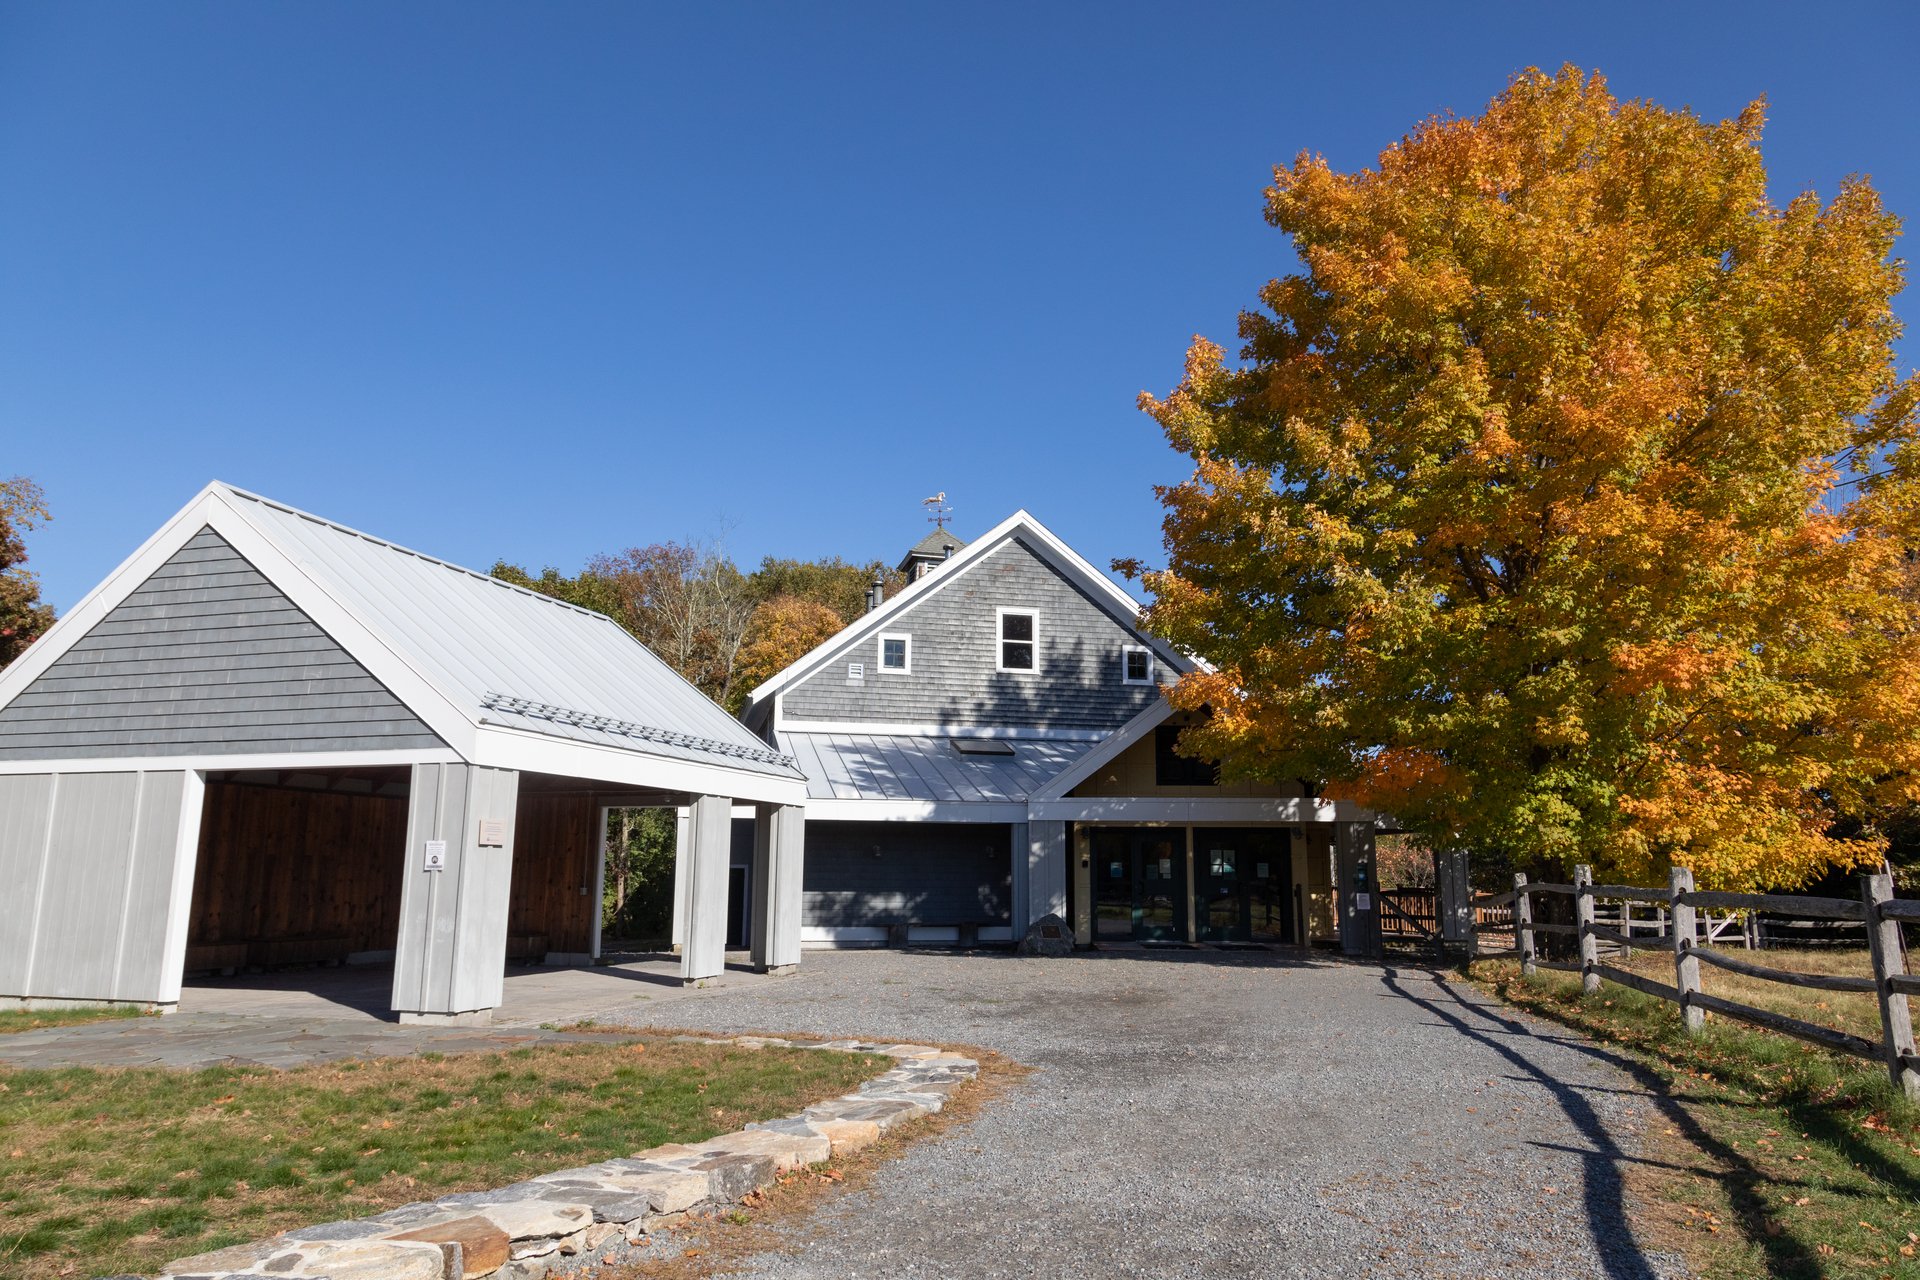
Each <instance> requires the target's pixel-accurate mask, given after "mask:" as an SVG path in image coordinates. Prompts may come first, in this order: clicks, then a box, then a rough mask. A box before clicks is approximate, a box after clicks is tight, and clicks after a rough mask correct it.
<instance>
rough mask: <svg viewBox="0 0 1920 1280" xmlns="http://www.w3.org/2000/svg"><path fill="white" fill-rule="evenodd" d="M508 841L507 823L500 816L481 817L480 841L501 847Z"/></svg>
mask: <svg viewBox="0 0 1920 1280" xmlns="http://www.w3.org/2000/svg"><path fill="white" fill-rule="evenodd" d="M506 842H507V824H506V823H504V822H502V821H500V819H498V818H482V819H480V843H481V844H483V845H491V846H493V847H494V848H499V847H500V846H501V845H503V844H505V843H506Z"/></svg>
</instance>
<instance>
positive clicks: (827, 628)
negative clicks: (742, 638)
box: [730, 594, 847, 710]
mask: <svg viewBox="0 0 1920 1280" xmlns="http://www.w3.org/2000/svg"><path fill="white" fill-rule="evenodd" d="M846 625H847V624H846V621H845V620H844V619H843V618H842V617H841V616H840V615H839V614H838V613H837V612H835V611H834V610H833V609H831V608H829V607H828V606H826V605H824V604H822V603H821V602H819V601H818V600H809V599H806V598H805V597H802V596H797V595H784V594H783V595H777V596H775V597H773V598H772V599H771V600H768V601H766V602H764V603H763V604H761V606H760V607H759V608H758V609H755V610H754V611H753V619H752V621H750V622H749V623H748V624H747V640H746V643H745V644H743V645H742V646H741V647H740V664H739V668H738V671H737V680H736V687H737V688H738V690H739V697H738V699H737V701H738V702H739V703H742V704H744V703H745V702H746V700H747V695H748V694H750V693H752V692H753V690H754V689H755V688H756V687H757V686H759V685H760V684H762V683H763V682H765V681H767V680H770V679H772V678H773V677H774V676H776V675H778V674H779V673H780V672H782V671H784V670H786V669H787V668H788V667H790V666H792V665H793V664H794V663H796V662H798V661H799V660H800V659H801V658H804V657H805V656H806V655H807V654H809V653H811V652H813V650H814V649H815V648H816V647H817V646H819V645H820V644H822V643H824V642H825V641H827V640H829V639H831V638H832V637H833V636H835V635H837V634H838V633H839V632H840V630H841V628H843V627H845V626H846ZM730 709H731V710H738V709H739V708H738V707H737V706H736V707H733V708H730Z"/></svg>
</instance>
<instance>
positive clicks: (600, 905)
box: [587, 805, 625, 961]
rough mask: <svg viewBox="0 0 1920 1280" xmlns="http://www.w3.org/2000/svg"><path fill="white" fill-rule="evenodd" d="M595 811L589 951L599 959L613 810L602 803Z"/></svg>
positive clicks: (605, 906) (604, 918) (605, 908)
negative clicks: (609, 820) (608, 817)
mask: <svg viewBox="0 0 1920 1280" xmlns="http://www.w3.org/2000/svg"><path fill="white" fill-rule="evenodd" d="M593 812H594V824H593V832H594V841H593V847H594V852H593V936H592V938H591V940H590V943H589V945H588V947H587V951H588V952H589V953H590V954H591V955H592V956H593V958H594V959H595V960H596V961H597V960H599V959H600V930H601V928H602V927H603V925H604V922H605V920H606V916H607V815H608V814H609V813H611V812H612V810H610V809H608V808H607V806H605V805H600V806H598V807H597V808H595V809H594V811H593ZM622 852H625V851H624V850H622Z"/></svg>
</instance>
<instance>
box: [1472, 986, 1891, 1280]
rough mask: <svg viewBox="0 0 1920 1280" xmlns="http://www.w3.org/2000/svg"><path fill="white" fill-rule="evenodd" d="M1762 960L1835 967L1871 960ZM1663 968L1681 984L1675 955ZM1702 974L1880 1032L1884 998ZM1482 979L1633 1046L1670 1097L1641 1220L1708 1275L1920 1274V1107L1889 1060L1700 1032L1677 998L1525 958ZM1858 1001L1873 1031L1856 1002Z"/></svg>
mask: <svg viewBox="0 0 1920 1280" xmlns="http://www.w3.org/2000/svg"><path fill="white" fill-rule="evenodd" d="M1752 958H1753V959H1755V960H1756V961H1759V962H1761V963H1765V964H1767V965H1769V966H1772V967H1775V968H1783V969H1804V970H1807V971H1814V970H1818V971H1823V972H1854V971H1855V969H1854V967H1850V966H1855V965H1856V964H1864V963H1865V961H1864V958H1863V957H1850V956H1844V955H1841V956H1836V955H1833V954H1828V955H1825V956H1814V957H1806V956H1795V955H1794V954H1792V953H1782V952H1761V953H1756V954H1755V955H1754V956H1753V957H1752ZM1659 963H1661V958H1660V957H1658V956H1657V955H1655V956H1643V957H1637V958H1636V962H1635V964H1634V966H1633V967H1634V968H1635V969H1642V968H1646V969H1647V971H1648V972H1649V973H1650V974H1651V973H1653V971H1654V969H1655V968H1656V967H1657V966H1658V965H1659ZM1665 964H1666V969H1667V971H1666V974H1665V977H1664V979H1663V980H1664V981H1667V982H1672V980H1673V974H1672V960H1671V958H1670V957H1668V958H1666V959H1665ZM1701 970H1702V976H1703V979H1704V985H1705V986H1706V989H1707V990H1709V991H1715V992H1716V993H1717V994H1721V995H1723V996H1725V997H1726V998H1728V999H1737V1000H1740V1001H1742V1002H1743V1003H1751V1004H1761V1003H1764V1004H1765V1005H1766V1006H1767V1007H1770V1008H1773V1009H1776V1010H1778V1011H1779V1012H1782V1013H1788V1014H1792V1015H1793V1016H1795V1017H1799V1018H1802V1019H1805V1020H1806V1021H1809V1022H1822V1023H1826V1024H1827V1025H1830V1026H1838V1027H1843V1028H1844V1029H1847V1030H1851V1031H1854V1032H1856V1033H1858V1034H1863V1035H1871V1036H1872V1038H1873V1039H1875V1040H1878V1038H1879V1030H1878V1027H1879V1023H1878V1013H1877V1010H1874V1009H1873V1008H1872V1006H1871V1000H1872V998H1871V997H1852V996H1846V995H1835V994H1834V993H1831V992H1821V991H1809V990H1804V989H1801V988H1793V987H1784V986H1781V985H1779V984H1773V983H1768V984H1759V983H1756V982H1755V980H1753V979H1748V978H1741V977H1738V976H1736V975H1734V974H1731V973H1725V972H1722V971H1719V970H1710V969H1709V968H1708V967H1707V966H1705V965H1702V966H1701ZM1473 975H1474V977H1475V978H1476V979H1478V980H1480V981H1481V982H1483V983H1484V984H1486V985H1487V986H1489V987H1490V988H1492V989H1493V990H1494V991H1496V992H1497V993H1499V994H1500V995H1501V996H1502V997H1503V998H1505V999H1506V1000H1507V1001H1509V1002H1510V1003H1512V1004H1514V1005H1517V1006H1519V1007H1520V1008H1523V1009H1527V1010H1530V1011H1531V1012H1534V1013H1537V1014H1541V1015H1544V1016H1545V1017H1547V1018H1550V1019H1552V1020H1554V1021H1556V1022H1559V1023H1562V1024H1564V1025H1566V1026H1569V1027H1573V1028H1576V1029H1578V1030H1580V1031H1582V1032H1585V1033H1586V1034H1587V1035H1588V1036H1589V1037H1591V1038H1592V1039H1594V1040H1596V1041H1599V1042H1601V1043H1603V1044H1606V1045H1609V1046H1611V1047H1613V1048H1615V1049H1617V1050H1619V1051H1621V1052H1622V1053H1623V1054H1624V1055H1625V1056H1626V1057H1628V1058H1629V1059H1630V1060H1631V1061H1633V1062H1635V1063H1637V1064H1639V1065H1640V1066H1641V1067H1642V1068H1644V1069H1645V1070H1646V1071H1647V1072H1648V1073H1650V1074H1651V1075H1652V1077H1653V1078H1654V1080H1655V1081H1656V1082H1657V1083H1658V1085H1659V1087H1660V1088H1661V1090H1662V1092H1664V1093H1665V1095H1666V1097H1667V1098H1668V1099H1669V1100H1670V1103H1669V1108H1668V1109H1667V1110H1665V1111H1663V1112H1662V1113H1661V1115H1662V1118H1661V1119H1660V1120H1659V1121H1658V1122H1656V1123H1654V1124H1653V1125H1652V1126H1651V1127H1650V1128H1649V1130H1648V1135H1647V1137H1648V1141H1647V1150H1646V1151H1645V1152H1643V1153H1642V1154H1641V1162H1640V1163H1639V1164H1637V1165H1635V1166H1632V1167H1630V1168H1629V1169H1628V1171H1627V1177H1628V1182H1629V1185H1630V1186H1632V1187H1633V1188H1634V1190H1635V1192H1636V1193H1637V1194H1636V1199H1637V1201H1638V1203H1639V1205H1640V1207H1641V1212H1642V1215H1643V1220H1642V1221H1639V1222H1637V1223H1636V1225H1637V1226H1639V1227H1640V1228H1641V1229H1642V1231H1643V1233H1644V1234H1645V1235H1646V1236H1647V1237H1648V1240H1649V1243H1650V1244H1651V1245H1652V1246H1653V1247H1657V1248H1676V1249H1678V1250H1680V1251H1681V1252H1682V1253H1684V1254H1685V1255H1686V1257H1687V1258H1688V1261H1689V1262H1690V1263H1691V1264H1692V1266H1693V1268H1694V1270H1695V1273H1696V1274H1697V1275H1699V1276H1700V1277H1702V1280H1753V1278H1754V1277H1759V1276H1776V1277H1790V1278H1792V1280H1800V1278H1801V1277H1806V1278H1807V1280H1812V1278H1814V1277H1822V1278H1825V1280H1851V1278H1853V1277H1882V1276H1892V1277H1901V1278H1902V1280H1911V1278H1913V1277H1920V1107H1915V1106H1914V1105H1913V1104H1911V1103H1908V1102H1907V1101H1906V1100H1905V1099H1903V1098H1901V1097H1900V1096H1898V1094H1897V1092H1896V1091H1895V1090H1894V1088H1893V1086H1892V1084H1891V1082H1890V1081H1889V1079H1888V1076H1887V1071H1886V1068H1885V1067H1884V1066H1881V1065H1880V1064H1878V1063H1874V1062H1866V1061H1862V1060H1859V1059H1855V1058H1850V1057H1846V1056H1844V1055H1840V1054H1834V1053H1830V1052H1828V1051H1827V1050H1824V1049H1819V1048H1816V1047H1814V1046H1812V1045H1808V1044H1803V1043H1801V1042H1800V1041H1798V1040H1794V1039H1790V1038H1788V1037H1786V1036H1781V1035H1776V1034H1774V1033H1772V1032H1767V1031H1760V1030H1757V1029H1753V1028H1748V1027H1745V1026H1744V1025H1738V1024H1733V1023H1730V1022H1729V1021H1728V1020H1726V1019H1723V1018H1715V1017H1714V1016H1713V1015H1711V1014H1709V1015H1708V1018H1709V1021H1708V1023H1707V1029H1706V1031H1705V1033H1704V1034H1702V1035H1700V1036H1698V1037H1689V1036H1687V1035H1686V1034H1685V1032H1684V1030H1683V1029H1682V1027H1681V1023H1680V1014H1679V1010H1678V1009H1677V1008H1676V1007H1675V1006H1674V1005H1672V1004H1669V1003H1668V1002H1666V1001H1664V1000H1657V999H1655V998H1653V997H1651V996H1645V995H1641V994H1640V993H1639V992H1637V991H1631V990H1628V989H1626V988H1623V987H1618V986H1614V985H1613V984H1611V983H1605V984H1603V985H1602V987H1601V989H1600V991H1599V992H1598V993H1597V994H1595V995H1591V996H1588V995H1582V994H1581V991H1580V981H1579V979H1578V978H1577V977H1574V976H1571V975H1566V974H1559V973H1550V972H1544V971H1543V972H1541V973H1540V974H1538V975H1537V976H1535V977H1533V978H1523V977H1521V976H1520V973H1519V966H1518V965H1517V964H1516V963H1514V962H1512V961H1483V962H1481V963H1479V964H1476V965H1475V966H1474V967H1473ZM1748 984H1752V986H1753V987H1755V988H1757V987H1760V986H1763V985H1764V986H1765V987H1766V988H1767V990H1765V992H1764V993H1761V992H1757V991H1756V990H1753V989H1749V986H1748ZM1861 1000H1865V1001H1867V1002H1868V1004H1867V1005H1866V1006H1864V1011H1865V1013H1866V1014H1867V1016H1868V1017H1870V1018H1871V1019H1872V1021H1871V1023H1870V1024H1869V1023H1867V1022H1866V1021H1864V1020H1863V1018H1862V1013H1863V1008H1862V1007H1855V1006H1856V1004H1857V1002H1858V1001H1861Z"/></svg>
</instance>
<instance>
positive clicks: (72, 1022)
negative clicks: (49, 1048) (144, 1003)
mask: <svg viewBox="0 0 1920 1280" xmlns="http://www.w3.org/2000/svg"><path fill="white" fill-rule="evenodd" d="M150 1016H154V1015H150V1014H148V1013H147V1012H146V1011H145V1010H143V1009H137V1008H135V1007H133V1006H132V1005H124V1004H116V1005H98V1006H89V1005H82V1006H77V1007H75V1008H71V1009H0V1035H6V1034H8V1033H9V1032H13V1031H38V1030H40V1029H41V1028H42V1027H74V1026H79V1025H80V1024H81V1023H83V1022H115V1021H118V1020H119V1019H122V1018H145V1017H150Z"/></svg>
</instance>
